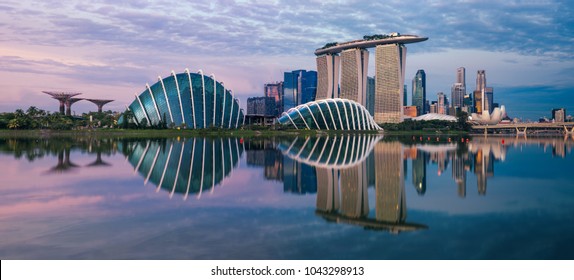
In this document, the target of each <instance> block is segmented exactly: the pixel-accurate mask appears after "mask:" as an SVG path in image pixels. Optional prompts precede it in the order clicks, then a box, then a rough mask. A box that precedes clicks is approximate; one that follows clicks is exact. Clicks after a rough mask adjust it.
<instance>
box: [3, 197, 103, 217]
mask: <svg viewBox="0 0 574 280" xmlns="http://www.w3.org/2000/svg"><path fill="white" fill-rule="evenodd" d="M103 200H104V197H103V196H100V195H97V196H96V195H95V196H58V197H54V198H53V199H49V200H46V201H23V202H17V203H12V204H3V205H0V213H2V215H1V216H0V217H2V216H4V217H8V216H14V215H29V214H38V213H42V214H43V215H46V214H47V215H48V216H51V215H61V214H62V212H68V211H72V212H76V211H77V210H78V209H77V208H86V207H90V206H93V205H95V204H98V203H101V202H102V201H103Z"/></svg>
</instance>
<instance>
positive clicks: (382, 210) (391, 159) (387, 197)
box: [374, 142, 407, 223]
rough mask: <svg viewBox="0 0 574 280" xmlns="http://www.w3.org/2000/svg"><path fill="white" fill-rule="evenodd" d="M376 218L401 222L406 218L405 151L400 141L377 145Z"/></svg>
mask: <svg viewBox="0 0 574 280" xmlns="http://www.w3.org/2000/svg"><path fill="white" fill-rule="evenodd" d="M374 153H375V165H376V170H377V175H376V176H377V177H376V201H377V206H376V219H377V220H379V221H385V222H393V223H400V222H404V221H405V220H406V216H407V212H406V198H405V191H404V189H405V184H404V173H403V162H402V159H403V151H402V144H401V143H399V142H379V143H377V145H376V146H375V151H374Z"/></svg>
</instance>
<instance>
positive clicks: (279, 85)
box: [263, 82, 283, 116]
mask: <svg viewBox="0 0 574 280" xmlns="http://www.w3.org/2000/svg"><path fill="white" fill-rule="evenodd" d="M263 95H264V96H265V97H272V98H273V99H274V100H275V116H279V115H281V112H283V99H282V97H283V82H275V83H269V84H265V85H264V92H263Z"/></svg>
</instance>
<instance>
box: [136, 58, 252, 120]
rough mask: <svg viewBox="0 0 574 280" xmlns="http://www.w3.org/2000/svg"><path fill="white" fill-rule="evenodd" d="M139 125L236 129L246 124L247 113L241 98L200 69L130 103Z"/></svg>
mask: <svg viewBox="0 0 574 280" xmlns="http://www.w3.org/2000/svg"><path fill="white" fill-rule="evenodd" d="M129 109H130V110H131V111H132V112H133V114H134V116H135V120H136V122H137V123H138V124H142V122H145V123H147V125H157V124H158V123H160V121H162V120H163V121H164V122H165V123H166V124H168V125H169V124H174V125H176V126H181V125H182V124H184V123H185V124H186V126H187V127H188V128H207V127H211V126H214V127H222V128H236V127H238V126H240V125H242V124H243V117H244V116H243V111H242V110H241V109H240V108H239V99H236V98H234V96H233V95H232V94H231V92H230V91H229V90H227V89H225V86H224V85H223V84H222V83H219V82H217V81H216V80H215V77H214V76H213V75H211V76H209V77H206V76H204V75H203V72H202V71H201V70H200V71H199V72H198V73H197V74H196V73H190V72H189V70H188V69H185V73H179V74H175V72H173V71H172V72H171V76H169V77H167V78H165V79H162V78H161V77H159V81H158V82H157V83H155V84H153V85H152V86H149V85H147V84H146V89H145V90H144V91H143V92H142V93H141V94H139V95H136V99H135V100H134V101H133V102H132V104H130V106H129Z"/></svg>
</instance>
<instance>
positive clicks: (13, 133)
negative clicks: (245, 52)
mask: <svg viewBox="0 0 574 280" xmlns="http://www.w3.org/2000/svg"><path fill="white" fill-rule="evenodd" d="M377 133H378V132H376V131H375V132H373V131H333V130H247V129H231V130H216V129H195V130H192V129H185V130H177V129H94V130H0V137H4V138H6V137H9V138H47V137H101V138H124V137H129V138H172V137H243V138H249V137H277V136H321V135H349V134H351V135H352V134H355V135H356V134H377Z"/></svg>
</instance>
